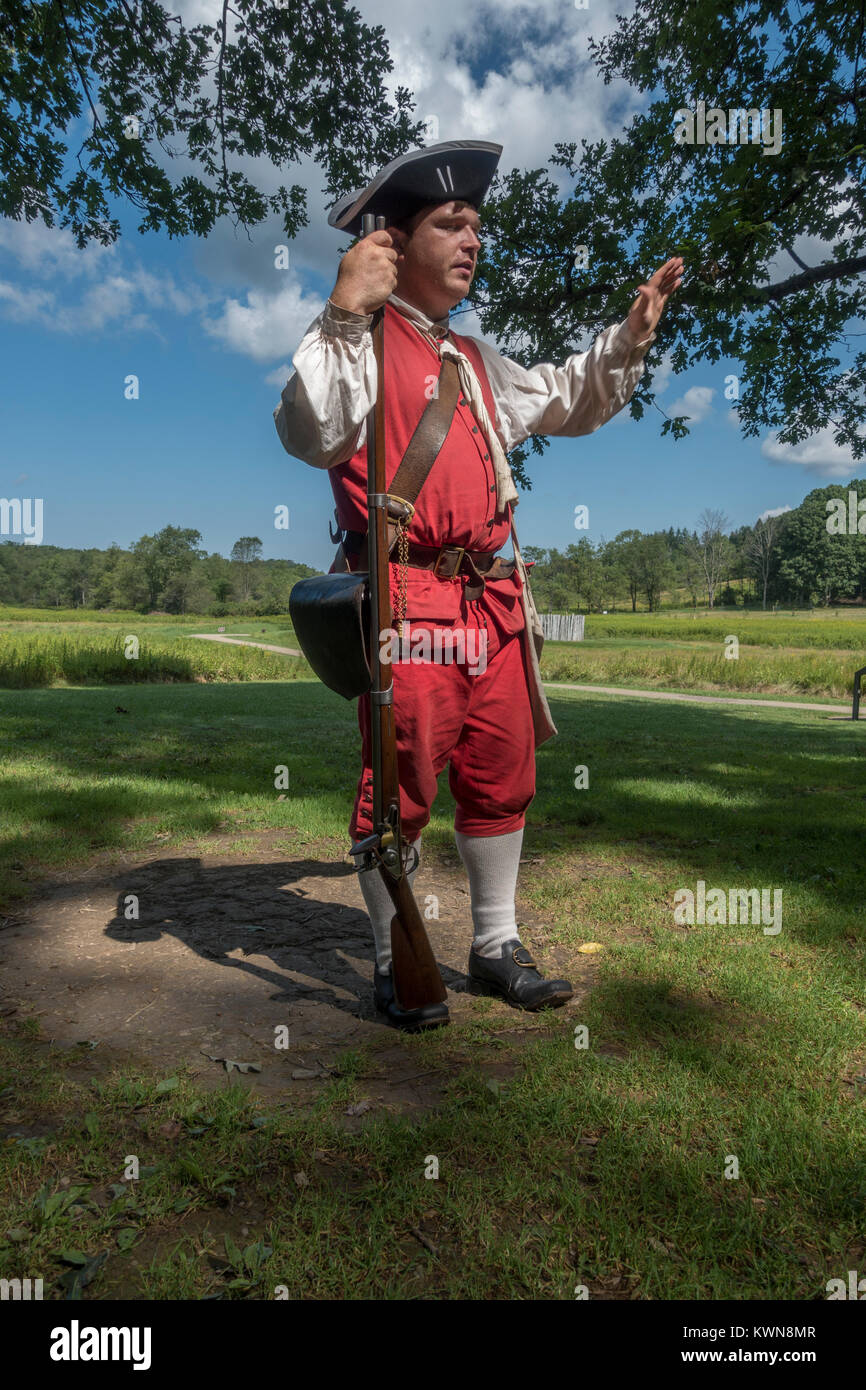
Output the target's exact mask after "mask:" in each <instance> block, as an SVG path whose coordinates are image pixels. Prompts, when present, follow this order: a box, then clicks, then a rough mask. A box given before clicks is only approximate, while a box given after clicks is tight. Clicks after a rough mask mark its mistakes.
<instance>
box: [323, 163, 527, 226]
mask: <svg viewBox="0 0 866 1390" xmlns="http://www.w3.org/2000/svg"><path fill="white" fill-rule="evenodd" d="M501 154H502V146H501V145H492V144H490V143H489V142H488V141H487V140H446V141H445V143H444V144H441V145H427V146H426V147H425V148H424V149H421V150H409V151H408V153H406V154H401V155H400V156H399V157H398V158H397V159H392V160H391V163H390V164H386V165H385V167H384V169H380V170H379V172H378V174H377V175H376V177H375V178H374V179H372V180H371V182H370V183H368V184H367V187H366V188H361V189H358V190H357V191H356V192H354V193H349V194H347V195H346V197H345V198H341V199H340V201H339V202H338V203H335V204H334V206H333V207H332V208H331V211H330V212H329V213H328V226H329V227H337V228H338V229H339V231H341V232H350V233H351V234H352V236H359V235H360V232H361V218H362V217H363V215H364V213H365V212H372V213H373V214H374V215H375V216H377V217H385V218H387V220H388V222H389V223H392V222H402V221H403V220H404V219H405V218H407V217H411V216H412V214H413V213H416V212H418V210H419V209H420V208H422V207H424V206H425V205H426V204H428V203H447V202H450V201H451V200H452V199H454V200H458V199H459V200H461V201H463V202H467V203H471V204H472V205H473V207H476V208H478V207H480V206H481V204H482V202H483V201H484V198H485V195H486V193H487V190H488V188H489V187H490V185H491V183H492V181H493V175H494V174H495V173H496V166H497V164H498V163H499V158H500V155H501Z"/></svg>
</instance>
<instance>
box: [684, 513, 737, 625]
mask: <svg viewBox="0 0 866 1390" xmlns="http://www.w3.org/2000/svg"><path fill="white" fill-rule="evenodd" d="M727 525H728V518H727V517H726V516H725V514H724V512H720V511H715V510H714V509H713V508H711V507H707V508H706V509H705V510H704V511H702V512H701V514H700V516H699V517H698V533H697V537H696V539H695V540H694V542H693V543H692V553H693V555H694V558H695V560H696V561H697V563H698V564H699V565H700V567H701V572H702V574H703V578H704V584H705V585H706V590H707V604H708V606H709V607H710V608H712V607H713V606H714V604H715V598H716V589H717V588H718V586H719V584H720V583H721V581H722V580H723V579H724V578H725V577H726V574H727V570H728V565H729V564H730V560H731V553H732V551H731V542H730V541H729V539H728V537H727V536H726V535H725V532H724V528H725V527H726V526H727Z"/></svg>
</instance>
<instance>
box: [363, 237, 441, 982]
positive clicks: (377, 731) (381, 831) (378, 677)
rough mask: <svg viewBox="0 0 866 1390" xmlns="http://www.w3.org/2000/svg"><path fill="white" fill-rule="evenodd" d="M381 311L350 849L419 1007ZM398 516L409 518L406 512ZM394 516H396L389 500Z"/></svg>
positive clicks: (421, 967)
mask: <svg viewBox="0 0 866 1390" xmlns="http://www.w3.org/2000/svg"><path fill="white" fill-rule="evenodd" d="M384 227H385V218H384V217H378V218H374V217H373V215H372V214H371V213H367V214H365V216H364V219H363V228H362V231H363V235H364V236H369V234H370V233H371V232H372V231H374V230H376V231H379V230H382V229H384ZM384 331H385V307H384V305H383V306H382V307H381V308H379V309H377V310H376V312H375V314H374V315H373V321H372V324H371V332H372V335H373V350H374V352H375V356H376V380H377V392H376V403H375V405H374V407H373V409H372V410H371V411H370V414H369V416H368V417H367V492H368V496H367V517H368V527H369V532H368V534H369V542H368V553H369V566H368V567H369V585H370V670H371V673H372V678H373V679H372V686H371V689H370V733H371V745H372V771H373V833H372V834H371V835H368V836H367V837H366V838H365V839H363V840H360V841H358V842H357V843H356V844H354V845H353V846H352V848H351V850H350V851H349V852H350V854H351V855H353V856H354V855H357V856H359V857H360V856H362V859H361V863H360V864H359V866H358V867H359V871H360V872H362V873H371V872H376V871H378V872H379V873H380V874H381V876H382V881H383V883H384V884H385V887H386V888H387V890H388V893H389V895H390V898H391V902H392V903H393V905H394V916H393V918H392V919H391V951H392V957H393V963H392V966H391V969H392V971H393V978H394V995H395V999H396V1002H397V1005H398V1007H399V1008H401V1009H407V1010H408V1009H418V1008H422V1007H423V1006H424V1005H425V1004H439V1003H442V1002H443V1001H444V1000H445V999H446V997H447V996H446V992H445V986H444V984H443V983H442V976H441V975H440V974H439V970H438V967H437V965H436V960H435V957H434V955H433V950H432V947H431V946H430V942H429V940H428V938H427V933H426V931H425V930H424V923H423V921H422V920H421V914H420V912H419V911H418V905H417V903H416V902H415V898H414V896H413V894H412V889H411V888H410V886H409V879H408V875H407V872H406V868H405V865H404V863H403V835H402V830H401V825H400V782H399V775H398V768H397V730H396V725H395V722H394V686H393V680H392V671H391V660H390V650H391V643H390V641H386V642H385V647H386V658H387V659H386V660H384V661H383V659H382V656H383V652H382V645H383V644H382V642H380V640H379V635H380V633H383V634H386V635H390V632H391V629H392V622H393V617H392V613H391V589H390V584H389V581H388V561H389V551H388V505H389V504H388V497H387V495H386V493H385V478H386V472H385V336H384ZM402 513H403V514H404V515H407V516H408V513H407V512H406V509H402ZM391 514H392V515H393V516H399V515H401V508H400V507H399V504H396V503H395V502H393V501H392V502H391Z"/></svg>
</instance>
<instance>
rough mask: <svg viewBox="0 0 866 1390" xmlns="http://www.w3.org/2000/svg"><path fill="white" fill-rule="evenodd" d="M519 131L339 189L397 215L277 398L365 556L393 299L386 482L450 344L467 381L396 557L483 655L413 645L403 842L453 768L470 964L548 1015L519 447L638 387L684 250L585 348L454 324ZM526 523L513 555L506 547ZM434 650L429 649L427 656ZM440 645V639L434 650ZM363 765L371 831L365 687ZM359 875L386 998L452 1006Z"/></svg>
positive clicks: (539, 733)
mask: <svg viewBox="0 0 866 1390" xmlns="http://www.w3.org/2000/svg"><path fill="white" fill-rule="evenodd" d="M501 153H502V147H501V145H494V144H490V143H488V142H486V141H469V140H459V141H449V142H446V143H444V144H440V145H433V146H428V147H427V148H425V149H422V150H413V151H410V152H409V153H408V154H405V155H402V156H401V157H400V158H399V159H395V160H393V161H392V162H391V163H390V164H388V165H387V166H386V167H385V168H384V169H382V170H381V171H380V172H379V174H377V176H376V177H375V178H374V179H373V180H372V182H371V183H370V184H368V185H367V187H366V188H364V189H362V190H360V191H359V192H356V193H352V194H350V195H349V196H348V197H346V198H344V199H343V200H342V201H341V202H339V203H337V204H336V206H335V207H334V208H333V209H332V211H331V214H330V216H329V219H328V221H329V223H330V225H331V226H333V227H336V228H338V229H339V230H341V231H344V232H348V233H350V234H353V235H357V234H359V233H360V231H361V219H362V216H363V215H364V214H365V213H373V214H375V215H377V216H384V217H385V218H386V219H387V222H388V228H387V230H385V231H376V232H373V233H371V234H370V235H369V236H366V237H363V238H362V239H361V240H359V241H357V242H356V243H355V245H354V246H353V247H352V248H351V249H350V250H349V251H347V252H346V253H345V255H344V256H343V258H342V261H341V263H340V269H339V273H338V276H337V281H336V284H335V286H334V289H333V291H332V293H331V295H330V298H329V299H328V302H327V304H326V306H325V309H324V311H323V312H322V313H321V314H320V315H319V316H318V318H316V319H315V321H314V322H313V323H312V324H311V325H310V327H309V329H308V330H307V332H306V334H305V335H304V338H303V341H302V342H301V345H300V347H299V348H298V351H297V352H296V353H295V355H294V357H293V359H292V362H293V366H294V373H293V375H292V377H291V378H290V380H289V382H288V384H287V385H286V387H285V389H284V391H283V393H282V398H281V402H280V405H279V406H278V408H277V409H276V411H275V412H274V420H275V423H276V427H277V432H278V434H279V437H280V439H281V441H282V443H283V445H284V447H285V448H286V450H287V451H288V452H289V453H290V454H292V455H293V456H295V457H296V458H299V459H302V460H303V461H304V462H305V463H308V464H310V465H311V467H313V468H326V469H327V470H328V476H329V478H330V481H331V486H332V489H333V493H334V498H335V501H336V517H337V522H338V525H339V526H340V528H341V532H342V545H341V551H340V556H339V559H338V561H335V566H334V567H333V568H338V567H339V568H350V569H352V570H355V569H361V568H363V566H364V564H365V563H366V532H367V462H366V447H365V442H366V421H367V416H368V414H369V412H370V410H371V407H372V406H373V404H374V401H375V399H376V391H377V381H376V363H375V357H374V352H373V345H372V341H371V334H370V323H371V319H372V315H373V313H374V311H375V310H377V309H378V308H379V307H380V306H381V305H383V304H384V305H385V325H384V327H385V333H384V339H385V379H386V381H387V384H388V389H387V392H386V398H385V400H386V405H385V409H386V417H385V431H386V441H387V453H386V459H387V486H388V487H389V488H390V484H391V479H392V478H393V477H394V475H395V473H396V470H397V467H398V465H399V463H400V460H401V459H402V458H403V455H404V453H405V452H406V449H407V446H408V445H409V442H410V440H411V438H412V435H413V432H414V431H415V428H416V426H417V425H418V423H419V420H420V419H421V416H422V415H423V413H424V410H425V407H426V406H427V404H428V402H429V400H430V396H431V392H432V391H435V390H436V384H437V380H438V376H439V373H440V371H441V369H442V362H443V360H444V359H445V358H446V357H451V358H453V359H454V361H455V362H456V365H457V369H458V372H459V380H460V386H461V390H460V394H459V398H458V401H457V406H456V408H455V411H454V416H453V419H452V420H451V423H450V427H449V429H448V432H447V435H446V437H445V441H444V443H443V444H442V446H441V448H440V450H439V452H438V454H437V455H436V458H435V463H434V464H433V467H432V469H431V471H430V472H429V474H428V476H427V478H426V480H425V482H424V484H423V487H422V489H421V492H420V494H419V496H418V498H417V501H416V503H415V512H414V515H413V516H412V519H411V523H410V524H409V528H408V541H409V545H408V555H407V554H406V552H405V549H404V553H403V560H404V562H406V563H404V564H402V565H401V564H400V563H399V562H398V560H397V559H396V558H392V561H391V563H390V565H389V574H390V582H391V598H392V611H393V612H394V613H395V614H397V613H399V614H400V617H401V618H402V619H404V620H406V621H407V623H408V625H409V626H410V628H411V631H412V633H413V634H415V636H416V637H417V636H418V633H419V631H420V633H421V634H422V635H425V634H426V636H427V637H428V639H429V638H431V637H432V636H434V635H436V634H437V633H438V634H439V636H440V637H442V635H443V634H444V635H446V636H448V635H450V638H451V640H452V641H453V643H454V646H455V647H456V648H457V649H458V650H460V647H459V641H458V639H460V640H462V641H463V642H464V643H465V646H464V648H463V650H465V651H467V652H468V651H472V652H473V653H475V654H476V656H477V654H478V652H479V650H483V661H480V662H479V661H477V660H476V661H475V663H474V669H473V667H472V665H470V663H469V662H468V660H464V661H454V660H448V659H447V658H446V659H441V655H440V659H439V660H438V661H437V660H435V659H427V660H420V661H419V660H412V659H408V660H405V659H404V660H402V661H399V660H395V661H394V664H393V673H392V674H393V685H394V709H395V718H396V725H397V757H398V768H399V780H400V812H401V818H402V826H403V835H404V841H405V843H406V846H407V851H409V852H410V853H411V856H412V857H411V859H409V858H407V861H406V863H407V868H408V867H409V865H410V864H412V865H413V867H412V870H411V873H410V875H409V877H410V882H411V879H412V877H413V876H414V873H415V872H416V871H417V867H418V862H419V852H420V845H421V832H422V830H423V828H424V826H425V825H427V823H428V821H429V818H430V808H431V805H432V803H433V800H434V798H435V796H436V789H437V784H436V779H437V776H438V774H439V773H440V772H441V771H442V770H443V768H444V767H445V766H446V764H447V765H448V766H449V785H450V788H451V791H452V793H453V796H454V800H455V802H456V807H457V809H456V814H455V820H454V828H455V838H456V842H457V847H458V850H459V853H460V856H461V859H462V861H463V864H464V866H465V868H466V872H467V875H468V879H469V890H470V898H471V910H472V921H473V927H474V935H473V940H472V945H471V949H470V952H469V976H470V979H471V980H472V981H474V982H475V983H476V985H477V986H478V987H479V988H482V989H486V990H490V991H493V992H495V993H498V994H500V995H501V996H502V997H504V998H505V999H507V1000H508V1001H509V1002H510V1003H511V1004H513V1005H515V1006H517V1007H521V1008H524V1009H533V1010H534V1009H538V1008H542V1007H545V1006H555V1005H559V1004H562V1003H564V1002H565V1001H566V1000H567V999H569V998H570V997H571V994H572V989H571V985H570V984H569V983H568V981H566V980H545V979H544V978H543V977H542V976H541V974H540V972H539V971H538V969H537V968H536V966H535V963H534V962H533V960H532V957H531V955H530V953H529V951H528V950H527V949H526V947H525V946H524V945H523V944H522V943H521V941H520V939H519V937H518V932H517V924H516V919H515V908H514V896H515V889H516V884H517V873H518V866H519V863H520V854H521V847H522V843H523V830H524V824H525V815H526V810H527V807H528V806H529V804H530V802H531V801H532V798H533V796H534V795H535V749H536V748H537V747H538V746H539V745H540V744H542V743H544V742H545V741H546V740H547V739H548V738H550V737H551V736H552V735H553V734H555V733H556V728H555V725H554V724H553V721H552V719H551V716H550V710H549V707H548V703H547V699H546V697H545V694H544V690H543V688H542V685H541V678H540V674H539V668H538V655H539V652H540V650H541V642H542V638H541V625H540V622H539V619H538V614H537V611H536V609H535V605H534V603H533V600H532V594H531V591H530V588H529V581H528V575H527V570H526V566H525V565H524V563H523V561H522V558H521V556H520V551H519V549H518V545H517V538H516V535H515V532H514V526H513V519H512V513H513V509H514V507H515V505H516V504H517V501H518V495H517V489H516V487H515V485H514V482H513V479H512V477H511V472H510V469H509V466H508V461H507V458H506V455H507V453H508V452H509V450H511V449H513V448H514V447H515V446H516V445H518V444H520V443H521V442H522V441H523V440H525V439H527V438H528V437H529V436H530V435H532V434H539V435H567V436H575V435H582V434H590V433H592V432H593V431H594V430H596V429H598V428H599V426H600V425H603V424H604V423H605V422H606V421H607V420H609V419H610V418H611V416H613V415H615V414H616V413H617V411H619V410H621V409H622V407H623V406H624V405H625V404H626V403H627V402H628V400H629V398H630V397H631V395H632V392H633V391H634V389H635V387H636V385H637V382H638V380H639V378H640V376H641V373H642V371H643V358H644V354H645V353H646V351H647V349H648V348H649V346H650V344H651V343H652V342H653V341H654V339H655V332H654V329H655V326H656V324H657V323H658V320H659V317H660V315H661V313H662V310H663V309H664V305H665V303H666V301H667V299H668V297H669V295H670V294H671V293H672V292H673V291H674V290H675V289H676V287H677V286H678V285H679V284H680V282H681V273H682V261H681V260H679V259H673V260H670V261H668V262H667V263H666V264H665V265H663V266H662V267H661V268H660V269H659V270H657V271H656V272H655V274H654V275H653V276H652V277H651V279H650V280H649V281H648V282H647V284H644V285H641V286H640V287H639V289H638V292H637V299H636V300H635V302H634V304H633V306H632V308H631V311H630V313H629V315H628V318H627V319H625V320H624V321H623V322H622V323H619V324H614V325H612V326H611V327H609V328H606V329H605V330H604V331H603V332H602V333H600V334H599V336H598V337H597V338H596V340H595V342H594V343H593V344H592V346H591V347H590V349H589V350H588V351H587V352H580V353H575V354H573V355H572V356H570V357H569V358H567V360H566V361H565V363H564V364H563V365H562V366H560V367H557V366H553V365H551V364H549V363H541V364H539V365H536V366H533V367H530V368H526V367H521V366H520V365H519V364H518V363H516V362H514V361H512V360H511V359H509V358H507V357H503V356H502V355H501V354H500V353H498V352H497V351H496V350H495V349H494V348H492V347H490V346H489V344H487V343H485V342H483V341H482V340H481V339H478V338H473V337H468V336H464V335H459V334H457V333H454V332H452V331H451V329H450V327H449V312H450V310H451V309H452V308H454V307H455V306H456V305H457V304H459V303H460V301H461V300H463V299H464V298H465V297H466V294H467V292H468V289H469V286H470V284H471V281H472V277H473V275H474V272H475V263H476V258H477V255H478V250H479V247H480V244H481V243H480V241H479V230H480V219H479V216H478V209H479V207H480V206H481V204H482V202H483V199H484V196H485V194H486V192H487V190H488V188H489V185H490V183H491V181H492V179H493V175H494V172H495V170H496V165H497V163H498V161H499V157H500V155H501ZM509 534H510V535H511V539H512V543H513V549H514V558H513V559H510V558H509V559H507V560H506V559H505V558H504V557H501V558H500V557H498V551H499V549H500V547H501V546H503V545H504V544H505V543H506V541H507V539H508V537H509ZM429 649H430V648H429V647H428V650H429ZM437 650H438V651H439V653H440V654H441V652H442V651H443V645H442V643H441V642H440V645H439V647H438V649H437ZM358 721H359V726H360V730H361V740H362V761H363V770H362V772H361V776H360V778H359V781H358V788H357V793H356V797H355V804H354V808H353V812H352V818H351V822H350V825H349V834H350V836H351V837H352V840H353V841H358V840H360V839H362V838H363V837H364V836H365V835H369V834H370V831H371V813H370V808H371V770H370V759H371V750H370V702H369V696H367V695H363V696H361V698H360V699H359V702H358ZM359 877H360V883H361V888H362V892H363V895H364V900H365V903H366V906H367V911H368V913H369V915H370V921H371V924H372V928H373V935H374V938H375V944H376V969H375V972H374V987H375V999H376V1005H377V1007H378V1008H379V1009H380V1010H381V1011H382V1012H383V1013H385V1014H386V1016H387V1017H388V1018H389V1020H390V1021H391V1022H392V1023H394V1024H396V1025H397V1026H399V1027H404V1028H416V1027H421V1026H426V1025H430V1024H434V1023H436V1022H441V1021H444V1019H445V1018H447V1005H446V1004H434V1005H429V1006H427V1007H426V1008H424V1009H420V1010H418V1009H416V1010H408V1011H404V1010H401V1009H400V1008H399V1007H398V1006H397V1003H396V1002H395V999H394V992H393V985H392V982H391V974H390V970H391V944H390V922H391V917H392V916H393V911H394V909H393V904H392V902H391V899H390V897H389V895H388V892H387V890H386V888H385V886H384V884H383V883H382V880H381V878H380V876H379V875H378V874H377V873H375V872H372V873H362V874H361V875H360V876H359Z"/></svg>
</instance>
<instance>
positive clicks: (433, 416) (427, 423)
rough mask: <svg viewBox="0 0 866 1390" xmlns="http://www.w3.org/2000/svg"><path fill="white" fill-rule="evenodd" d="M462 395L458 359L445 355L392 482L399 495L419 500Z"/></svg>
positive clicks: (390, 487) (407, 498)
mask: <svg viewBox="0 0 866 1390" xmlns="http://www.w3.org/2000/svg"><path fill="white" fill-rule="evenodd" d="M459 395H460V374H459V372H458V371H457V363H456V362H455V361H454V359H453V357H444V358H443V359H442V369H441V371H440V373H439V377H438V380H437V382H436V391H435V394H434V395H433V396H431V398H430V400H429V401H428V402H427V405H426V406H425V408H424V414H423V415H422V416H421V419H420V420H419V421H418V424H417V425H416V426H415V432H414V434H413V435H412V438H411V439H410V440H409V445H408V448H407V449H406V452H405V454H404V455H403V458H402V459H401V461H400V466H399V468H398V469H397V472H396V473H395V474H394V477H393V479H392V480H391V482H390V484H389V486H388V491H389V492H393V493H394V495H395V496H396V497H403V498H405V499H406V501H407V502H412V503H413V504H414V503H415V500H416V499H417V497H418V494H419V492H420V491H421V489H422V487H423V486H424V483H425V481H426V479H427V476H428V474H429V472H430V469H431V468H432V467H433V464H434V463H435V462H436V459H437V457H438V455H439V451H440V449H441V448H442V445H443V444H444V443H445V439H446V437H447V435H448V431H449V430H450V428H451V421H452V420H453V418H454V410H455V408H456V405H457V397H458V396H459Z"/></svg>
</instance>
